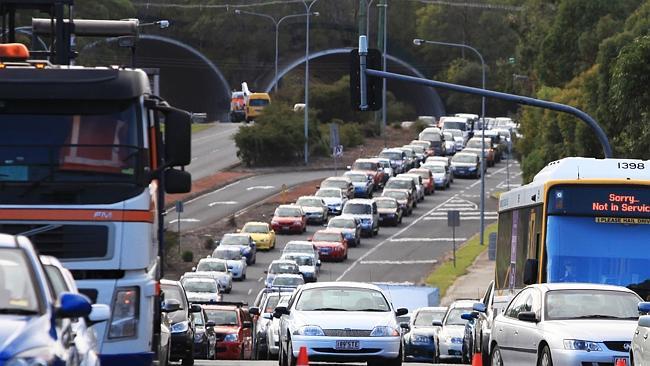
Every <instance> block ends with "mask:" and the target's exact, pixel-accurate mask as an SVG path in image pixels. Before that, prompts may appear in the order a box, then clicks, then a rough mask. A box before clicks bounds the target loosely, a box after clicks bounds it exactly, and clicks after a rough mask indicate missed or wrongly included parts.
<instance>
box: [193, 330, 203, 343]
mask: <svg viewBox="0 0 650 366" xmlns="http://www.w3.org/2000/svg"><path fill="white" fill-rule="evenodd" d="M201 340H203V332H201V333H198V332H197V333H195V334H194V342H201Z"/></svg>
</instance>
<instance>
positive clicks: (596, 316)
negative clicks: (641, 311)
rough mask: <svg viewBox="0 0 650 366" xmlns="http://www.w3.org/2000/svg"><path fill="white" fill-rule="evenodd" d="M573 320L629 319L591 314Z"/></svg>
mask: <svg viewBox="0 0 650 366" xmlns="http://www.w3.org/2000/svg"><path fill="white" fill-rule="evenodd" d="M572 319H629V318H621V317H618V316H613V315H603V314H591V315H582V316H577V317H574V318H572ZM634 319H638V318H634Z"/></svg>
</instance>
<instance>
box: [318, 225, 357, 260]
mask: <svg viewBox="0 0 650 366" xmlns="http://www.w3.org/2000/svg"><path fill="white" fill-rule="evenodd" d="M310 240H311V241H312V242H313V243H314V245H315V246H316V248H318V253H319V255H320V259H321V260H326V261H339V262H342V261H344V260H346V259H348V244H347V242H346V241H345V238H344V237H343V234H342V233H341V231H339V230H330V229H325V230H318V231H317V232H315V233H314V236H312V237H311V239H310Z"/></svg>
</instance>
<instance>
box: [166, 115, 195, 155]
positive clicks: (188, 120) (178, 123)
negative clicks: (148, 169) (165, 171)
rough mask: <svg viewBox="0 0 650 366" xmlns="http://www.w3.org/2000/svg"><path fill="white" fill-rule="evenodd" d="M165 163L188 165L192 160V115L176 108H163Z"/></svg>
mask: <svg viewBox="0 0 650 366" xmlns="http://www.w3.org/2000/svg"><path fill="white" fill-rule="evenodd" d="M162 112H163V113H164V114H165V163H166V164H167V165H169V166H185V165H189V163H190V161H191V160H192V127H191V125H192V115H191V114H190V113H188V112H186V111H184V110H181V109H177V108H165V109H163V110H162Z"/></svg>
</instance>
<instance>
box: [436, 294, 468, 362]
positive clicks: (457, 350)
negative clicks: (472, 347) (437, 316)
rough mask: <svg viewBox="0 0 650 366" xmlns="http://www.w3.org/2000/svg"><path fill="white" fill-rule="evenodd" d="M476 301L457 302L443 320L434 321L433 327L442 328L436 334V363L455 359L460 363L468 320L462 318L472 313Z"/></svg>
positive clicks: (448, 309)
mask: <svg viewBox="0 0 650 366" xmlns="http://www.w3.org/2000/svg"><path fill="white" fill-rule="evenodd" d="M475 302H476V301H474V300H456V301H454V302H453V303H451V305H449V308H447V312H446V313H445V316H444V318H442V320H434V321H433V323H432V325H433V326H436V327H441V328H440V331H438V334H436V353H435V357H434V362H436V363H437V362H439V360H442V359H445V360H449V359H453V360H458V361H460V360H461V358H462V349H463V335H464V334H465V324H466V323H467V320H465V319H463V318H462V315H463V314H464V313H469V312H471V311H472V307H473V306H474V303H475Z"/></svg>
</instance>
